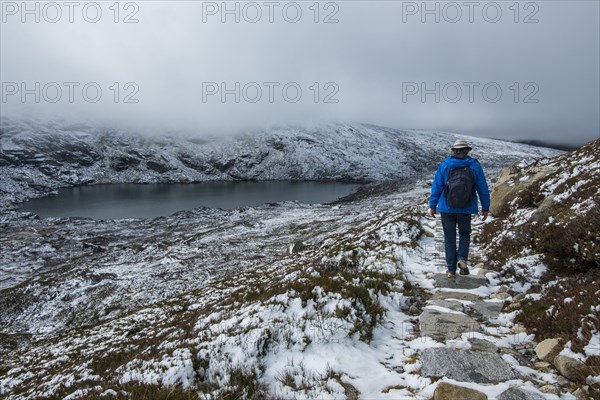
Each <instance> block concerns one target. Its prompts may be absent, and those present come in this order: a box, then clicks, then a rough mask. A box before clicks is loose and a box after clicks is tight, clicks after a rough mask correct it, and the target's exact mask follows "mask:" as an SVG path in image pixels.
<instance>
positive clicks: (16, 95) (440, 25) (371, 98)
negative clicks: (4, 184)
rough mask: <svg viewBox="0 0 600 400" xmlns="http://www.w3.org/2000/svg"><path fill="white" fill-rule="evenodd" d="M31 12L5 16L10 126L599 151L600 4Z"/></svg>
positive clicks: (156, 6) (103, 7)
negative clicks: (357, 131) (313, 129)
mask: <svg viewBox="0 0 600 400" xmlns="http://www.w3.org/2000/svg"><path fill="white" fill-rule="evenodd" d="M22 4H23V3H22V2H20V1H18V2H10V1H9V2H2V4H1V12H2V25H1V32H0V33H1V38H0V42H1V43H0V44H1V49H0V56H1V60H0V64H1V70H0V78H1V81H2V99H0V100H1V103H0V105H1V107H2V110H1V112H2V115H12V114H15V113H29V114H31V115H36V116H38V117H42V118H46V117H48V116H57V115H58V116H64V117H66V118H69V119H73V120H88V119H92V120H96V121H101V122H105V123H110V124H124V125H129V126H133V127H135V128H137V129H143V130H165V129H169V130H180V129H182V130H193V131H194V132H198V133H205V132H210V133H215V132H228V131H232V132H233V131H238V130H245V129H255V128H264V127H267V126H270V125H273V124H312V123H318V122H320V121H326V120H341V121H360V122H370V123H374V124H379V125H384V126H390V127H395V128H418V129H435V130H443V131H452V132H459V133H464V134H469V135H475V136H486V137H498V138H506V139H514V138H523V139H539V140H548V141H555V142H569V143H583V142H586V141H589V140H592V139H596V138H598V137H599V132H600V111H599V110H600V100H599V92H600V66H599V62H600V55H599V48H600V43H599V38H600V31H599V20H600V9H599V4H600V2H598V1H595V0H592V1H537V2H520V3H518V7H515V5H514V2H513V1H500V2H477V1H475V2H470V3H468V2H463V1H459V2H427V3H426V4H427V8H428V10H433V12H432V13H426V12H425V11H426V10H423V7H422V5H423V3H422V2H421V1H419V2H406V1H404V2H403V1H337V2H320V3H318V4H317V6H315V2H313V1H303V2H296V3H292V2H277V1H273V2H270V3H267V2H263V1H259V2H256V3H252V2H227V3H226V7H227V8H228V9H229V10H233V12H232V13H224V10H223V4H224V3H222V2H221V1H218V2H194V1H186V2H183V1H170V2H166V1H164V2H162V1H161V2H158V1H156V2H155V1H144V2H130V3H126V2H121V3H120V4H119V7H118V13H117V8H115V7H114V6H112V5H113V2H97V3H86V2H81V3H76V5H75V6H73V7H72V8H69V6H65V5H64V3H63V2H62V1H61V2H57V3H52V5H50V6H48V5H46V4H49V3H36V2H29V3H27V7H28V8H29V10H33V11H32V12H30V13H26V12H25V10H23V6H22ZM36 4H37V6H36ZM36 7H37V9H38V11H39V12H38V11H36ZM111 7H112V8H111ZM236 8H237V10H238V11H239V12H236ZM436 9H437V10H439V12H436V11H435V10H436ZM98 10H100V11H101V15H98V14H97V12H98ZM298 11H300V12H301V15H299V14H298ZM317 11H318V12H317ZM59 13H60V15H59ZM36 14H37V15H36ZM69 14H71V15H69ZM236 14H237V15H236ZM436 14H437V15H436ZM36 17H38V18H39V22H36V21H35V19H36ZM236 17H239V22H236V20H235V19H236ZM70 18H72V19H73V21H74V22H70V21H69V19H70ZM436 18H438V19H439V21H436ZM23 19H24V22H23ZM115 19H116V21H117V22H115ZM223 19H225V21H224V22H223ZM270 19H272V21H270ZM126 20H127V21H128V22H129V23H126V22H125V21H126ZM136 20H137V22H135V21H136ZM315 20H316V21H317V22H315ZM53 21H54V22H53ZM92 21H96V22H92ZM294 21H295V22H294ZM326 21H327V22H326ZM36 82H39V86H36ZM69 82H70V83H69ZM238 84H239V86H238ZM84 87H85V93H84V90H83V89H84ZM238 88H239V89H238ZM59 89H60V90H61V92H59ZM98 89H100V90H101V91H102V95H101V96H98V95H96V93H97V90H98ZM223 89H225V90H226V92H223ZM24 90H25V91H24ZM259 90H260V91H259ZM299 90H300V91H301V94H300V92H299ZM499 91H501V94H500V92H499ZM70 92H71V93H70ZM70 94H71V95H72V96H73V98H72V99H69V95H70ZM84 94H85V96H87V97H85V96H84ZM36 96H39V99H36ZM236 97H238V99H236ZM23 100H24V102H23ZM36 100H39V102H36ZM70 100H72V102H71V101H70ZM96 100H97V101H96ZM115 100H116V102H115ZM223 100H224V101H223ZM236 100H239V102H236ZM94 101H96V102H94ZM128 101H137V103H131V102H128Z"/></svg>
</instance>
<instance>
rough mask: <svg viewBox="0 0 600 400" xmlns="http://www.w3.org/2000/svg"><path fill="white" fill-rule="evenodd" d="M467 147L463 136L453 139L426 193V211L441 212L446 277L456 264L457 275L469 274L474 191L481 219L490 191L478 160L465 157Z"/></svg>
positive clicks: (485, 209)
mask: <svg viewBox="0 0 600 400" xmlns="http://www.w3.org/2000/svg"><path fill="white" fill-rule="evenodd" d="M471 150H472V148H471V147H470V146H469V145H468V143H467V142H466V141H464V140H457V141H456V142H454V145H452V147H451V151H452V155H451V156H450V157H447V158H446V159H444V161H442V163H441V164H440V166H439V167H438V169H437V172H436V173H435V178H434V180H433V185H432V186H431V196H430V197H429V214H430V215H431V216H432V217H434V218H435V213H436V211H439V212H440V214H442V227H443V230H444V251H445V253H446V265H447V266H448V271H447V277H448V278H449V279H452V278H455V277H456V267H457V266H458V268H459V269H460V274H461V275H468V274H469V267H468V266H467V259H468V256H469V244H470V241H471V214H477V195H479V198H480V199H481V209H482V211H481V212H482V215H483V219H486V218H487V217H488V215H489V209H490V191H489V189H488V184H487V182H486V180H485V175H484V174H483V168H481V165H480V164H479V161H477V160H476V159H475V158H471V157H469V151H471ZM457 227H458V250H457V249H456V228H457Z"/></svg>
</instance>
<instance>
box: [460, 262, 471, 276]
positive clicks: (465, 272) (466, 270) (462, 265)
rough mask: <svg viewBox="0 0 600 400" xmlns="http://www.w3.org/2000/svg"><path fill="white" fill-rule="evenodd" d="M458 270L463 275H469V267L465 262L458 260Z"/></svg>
mask: <svg viewBox="0 0 600 400" xmlns="http://www.w3.org/2000/svg"><path fill="white" fill-rule="evenodd" d="M458 268H459V269H460V274H461V275H469V267H467V262H466V261H465V260H458Z"/></svg>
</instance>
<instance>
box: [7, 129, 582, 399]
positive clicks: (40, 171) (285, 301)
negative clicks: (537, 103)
mask: <svg viewBox="0 0 600 400" xmlns="http://www.w3.org/2000/svg"><path fill="white" fill-rule="evenodd" d="M0 129H1V131H0V145H1V146H2V148H1V150H2V151H1V157H0V172H1V175H0V184H1V186H0V188H1V191H2V200H1V202H0V204H1V205H2V207H3V208H2V214H1V215H0V225H1V227H2V233H1V234H0V248H1V250H2V251H0V284H1V285H2V287H1V288H0V321H1V324H2V332H1V333H0V339H1V340H0V394H1V395H2V396H7V397H9V398H15V399H17V398H39V397H45V396H57V397H63V398H77V397H84V396H86V395H98V394H104V395H106V396H111V395H113V396H117V395H125V394H126V393H129V394H130V395H131V396H133V397H136V396H137V397H144V396H147V393H157V394H156V395H155V397H157V398H158V397H160V393H159V392H160V391H161V390H162V389H161V388H162V387H166V388H167V389H165V390H166V391H167V392H165V393H170V392H172V391H174V390H179V391H182V392H185V391H191V392H189V393H196V394H199V395H200V396H201V397H204V398H219V396H226V395H227V393H230V394H232V396H240V395H241V396H245V397H246V398H299V399H300V398H336V399H337V398H390V399H391V398H393V399H398V398H427V397H431V396H432V395H433V391H434V390H435V388H436V386H437V382H436V381H435V380H433V379H431V378H427V377H424V376H421V374H420V369H421V367H422V365H421V363H420V353H421V352H422V350H423V349H426V348H431V347H441V346H445V345H446V346H449V347H453V348H470V346H471V342H470V341H469V339H472V338H473V337H474V336H473V335H475V336H476V337H477V338H483V339H486V340H488V341H492V342H493V343H495V344H496V345H497V346H498V347H501V348H503V349H505V350H504V353H503V354H504V356H503V357H504V359H505V360H507V361H508V362H510V363H512V364H514V368H515V370H518V371H519V372H520V373H521V375H522V378H521V379H515V380H514V381H511V382H508V383H507V382H502V383H499V384H496V385H488V386H486V387H484V388H478V390H483V391H484V392H485V393H487V394H488V396H489V398H494V397H495V396H497V395H498V394H499V393H501V392H502V391H503V390H505V389H507V388H508V386H510V385H517V386H518V385H522V386H526V387H531V390H533V391H535V390H536V389H535V388H533V386H536V385H537V386H539V385H540V384H541V382H544V381H547V382H554V381H555V380H556V375H555V374H553V373H542V372H539V371H537V370H535V371H534V370H531V368H530V369H527V367H524V366H523V365H520V364H519V363H518V362H516V364H515V361H514V359H515V357H518V356H517V355H515V354H514V352H515V351H516V349H519V350H521V347H523V346H525V344H527V343H529V345H531V344H532V343H533V337H532V336H531V335H528V334H527V333H524V332H522V331H520V330H519V329H520V328H519V327H515V324H514V318H515V313H514V312H508V313H502V314H500V315H499V316H498V318H497V319H496V320H494V321H493V323H490V324H489V326H487V325H486V326H485V327H483V331H482V332H481V333H470V334H464V335H463V336H462V337H460V338H457V339H454V340H451V341H449V342H448V343H443V342H440V341H437V340H434V339H433V338H431V337H427V336H423V335H421V334H420V332H419V329H418V320H417V318H416V312H417V313H418V312H420V310H422V309H423V307H425V301H426V298H427V297H428V296H430V295H431V294H432V293H435V292H437V291H439V290H440V289H439V288H436V286H435V281H434V274H435V273H437V272H443V271H444V265H443V262H442V261H441V259H440V258H439V254H440V249H439V245H438V244H436V241H435V239H434V237H432V236H433V235H435V234H436V233H435V232H436V225H435V223H434V222H433V220H431V219H429V218H428V217H426V216H425V212H426V209H427V205H426V198H427V196H428V191H429V187H428V184H427V182H426V181H423V180H418V178H420V177H423V178H430V176H429V175H430V174H432V172H433V170H434V169H435V167H437V164H438V162H439V161H440V160H441V159H442V157H443V156H444V155H445V154H446V152H447V148H448V147H449V146H450V144H451V143H452V142H453V141H454V140H455V139H457V138H464V137H463V136H460V135H455V134H446V133H439V132H425V131H400V130H394V129H388V128H382V127H376V126H373V125H368V124H358V123H352V124H332V125H328V126H321V127H318V128H310V129H309V128H285V129H284V128H279V129H273V130H269V131H265V132H259V133H255V134H248V135H244V136H241V137H237V138H229V139H218V140H217V139H215V140H208V139H206V138H203V139H199V137H193V138H192V139H190V137H188V138H184V137H183V136H182V135H181V134H177V135H171V136H169V137H163V138H160V139H159V138H157V137H143V136H140V135H137V134H131V133H125V132H114V131H107V130H98V129H94V128H90V127H85V126H65V125H50V124H46V125H40V124H33V123H25V122H22V121H19V122H16V121H12V120H6V119H3V120H2V121H0ZM468 140H469V141H470V142H471V143H472V144H473V146H474V147H475V148H476V150H475V154H474V155H475V156H477V157H478V158H480V159H481V161H482V164H483V165H484V167H485V168H486V170H487V171H496V170H498V169H499V168H500V167H503V166H507V165H509V164H510V163H512V162H513V161H515V160H518V159H522V158H525V159H527V160H531V159H532V158H533V157H539V156H548V155H555V154H557V153H558V152H556V151H554V150H549V149H541V148H535V147H531V146H525V145H519V144H513V143H506V142H501V141H493V140H486V139H476V138H468ZM207 179H293V180H299V179H315V180H352V181H362V182H385V181H386V180H387V179H395V180H397V179H404V180H406V181H407V182H409V181H410V182H412V183H411V184H407V185H406V186H404V189H403V190H397V191H394V190H385V185H386V184H383V185H382V186H383V188H384V189H382V186H380V187H378V188H377V190H375V192H376V193H377V194H376V195H368V196H366V197H359V198H358V199H355V200H352V201H348V202H342V203H339V204H330V205H304V204H298V203H294V202H287V203H281V204H278V205H265V206H261V207H256V208H245V209H237V210H228V211H225V210H214V209H197V210H190V211H185V212H180V213H177V214H174V215H172V216H169V217H161V218H156V219H152V220H144V219H125V220H115V221H93V220H86V219H69V218H49V219H39V218H35V217H34V216H32V215H29V214H23V213H19V212H15V211H11V210H10V209H11V208H13V207H14V206H15V204H16V202H18V201H22V200H24V199H27V198H30V197H35V196H40V195H43V194H44V193H50V192H52V191H54V190H56V188H58V187H60V186H69V185H75V184H84V183H104V182H156V181H160V182H187V181H201V180H207ZM437 229H438V230H439V227H437ZM474 251H475V252H477V248H476V247H474ZM521 262H522V263H525V264H527V265H529V266H530V269H528V271H530V272H531V273H530V277H531V279H532V282H533V283H535V279H539V275H540V273H541V272H542V271H543V268H544V267H543V265H542V263H540V262H539V260H538V259H536V258H535V257H533V256H532V257H531V258H529V259H526V260H521ZM474 272H477V271H474ZM528 276H529V275H528ZM488 279H489V281H490V285H488V286H484V287H480V288H479V289H477V290H470V291H469V292H470V293H474V294H477V295H479V296H483V297H484V298H487V297H488V296H490V295H492V294H493V293H495V292H498V291H510V293H511V295H516V294H517V293H519V292H524V291H525V289H527V288H526V287H525V286H522V284H521V282H505V281H503V280H502V279H501V277H500V276H499V275H498V274H488ZM519 285H521V286H519ZM509 300H510V299H509ZM466 303H468V302H466ZM466 303H465V304H466ZM427 307H430V308H431V307H436V306H427ZM438 311H439V309H438ZM446 311H447V310H446ZM450 311H452V310H450ZM511 352H512V353H511ZM510 354H513V356H511V355H510ZM510 357H513V358H512V359H511V358H510ZM580 357H586V355H585V354H583V355H580ZM517 364H519V365H517ZM174 387H175V388H177V389H174ZM148 391H150V392H148ZM169 391H170V392H169ZM124 392H126V393H124ZM140 393H142V394H143V395H142V394H140ZM163 394H164V393H163ZM358 396H359V397H358ZM565 396H566V397H564V396H563V397H564V398H570V397H568V395H565ZM555 398H558V397H555Z"/></svg>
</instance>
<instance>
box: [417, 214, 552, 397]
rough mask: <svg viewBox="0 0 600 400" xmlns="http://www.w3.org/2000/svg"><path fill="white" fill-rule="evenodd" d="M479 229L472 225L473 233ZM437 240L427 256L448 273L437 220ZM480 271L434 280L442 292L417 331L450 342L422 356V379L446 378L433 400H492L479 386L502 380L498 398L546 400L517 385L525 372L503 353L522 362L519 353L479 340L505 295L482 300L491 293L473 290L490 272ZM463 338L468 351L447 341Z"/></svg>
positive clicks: (428, 306) (427, 308)
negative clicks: (512, 363)
mask: <svg viewBox="0 0 600 400" xmlns="http://www.w3.org/2000/svg"><path fill="white" fill-rule="evenodd" d="M477 230H478V227H477V226H476V225H474V226H473V231H474V233H475V232H476V231H477ZM434 241H435V251H433V250H432V251H430V252H429V253H428V254H427V257H428V260H427V261H429V262H431V261H432V258H433V259H434V260H435V263H436V265H439V267H440V268H439V270H440V271H445V262H444V252H443V232H442V229H441V221H439V220H436V225H435V234H434ZM472 247H474V246H472ZM471 268H472V267H471ZM481 272H482V273H481V275H479V274H478V275H473V274H472V275H468V276H460V275H457V277H456V279H448V278H447V277H446V274H445V273H439V274H435V275H433V276H432V278H433V280H434V284H435V287H436V289H438V290H437V291H436V292H435V293H434V294H433V296H432V297H431V299H430V300H429V301H428V302H427V303H426V305H425V307H424V308H423V312H422V313H421V315H420V316H419V329H420V334H421V336H428V337H431V338H433V339H435V340H437V341H439V342H443V343H446V346H444V347H431V348H427V349H425V350H424V351H423V352H422V353H421V356H420V357H421V358H420V361H421V375H422V376H426V377H429V378H432V379H434V380H437V379H444V382H442V383H440V384H438V386H437V388H436V391H435V393H434V400H442V399H443V400H458V399H461V400H467V399H488V397H487V396H486V394H485V393H483V392H481V391H480V390H475V388H479V389H483V388H482V385H497V384H498V383H501V382H507V383H508V384H507V385H506V389H505V390H503V391H502V392H501V393H499V394H498V395H497V397H494V399H498V400H544V398H545V396H542V395H540V394H539V393H535V392H533V391H532V390H528V388H522V387H519V386H523V385H522V383H521V381H520V380H518V379H520V378H522V376H521V374H520V373H519V372H518V371H517V369H516V368H514V367H513V366H512V365H510V364H509V363H508V362H507V361H506V360H505V358H503V354H509V355H511V356H512V357H513V358H515V359H517V360H519V357H520V358H523V357H522V356H521V355H520V354H518V353H517V352H516V351H515V350H513V349H510V348H506V347H499V346H497V345H496V344H494V343H492V342H491V341H489V340H485V339H481V338H478V337H476V336H481V335H477V334H478V333H486V327H487V328H489V327H490V326H492V325H493V324H492V323H491V322H490V320H493V319H495V318H497V317H498V316H499V315H500V312H501V309H502V304H503V303H502V296H501V295H500V296H498V295H497V294H494V293H491V294H490V295H489V296H483V297H482V296H481V293H489V292H490V291H489V290H488V291H487V292H486V291H485V290H483V291H482V290H477V291H476V290H474V289H478V288H482V287H483V288H487V287H488V280H487V278H486V277H485V275H484V274H485V273H486V272H490V271H486V270H483V269H482V271H481ZM477 293H480V294H477ZM487 333H488V334H489V329H488V331H487ZM465 337H466V338H467V340H468V343H469V345H470V348H468V349H465V348H456V347H454V346H453V344H452V343H449V342H450V341H452V340H454V339H461V338H462V339H463V340H464V339H465ZM455 342H456V341H455ZM459 347H460V346H459ZM463 347H464V346H463ZM515 353H517V354H515ZM449 380H451V381H449ZM511 380H514V382H510V381H511ZM526 380H528V379H526ZM473 383H475V384H477V385H475V386H474V385H473ZM513 383H514V384H513Z"/></svg>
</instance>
